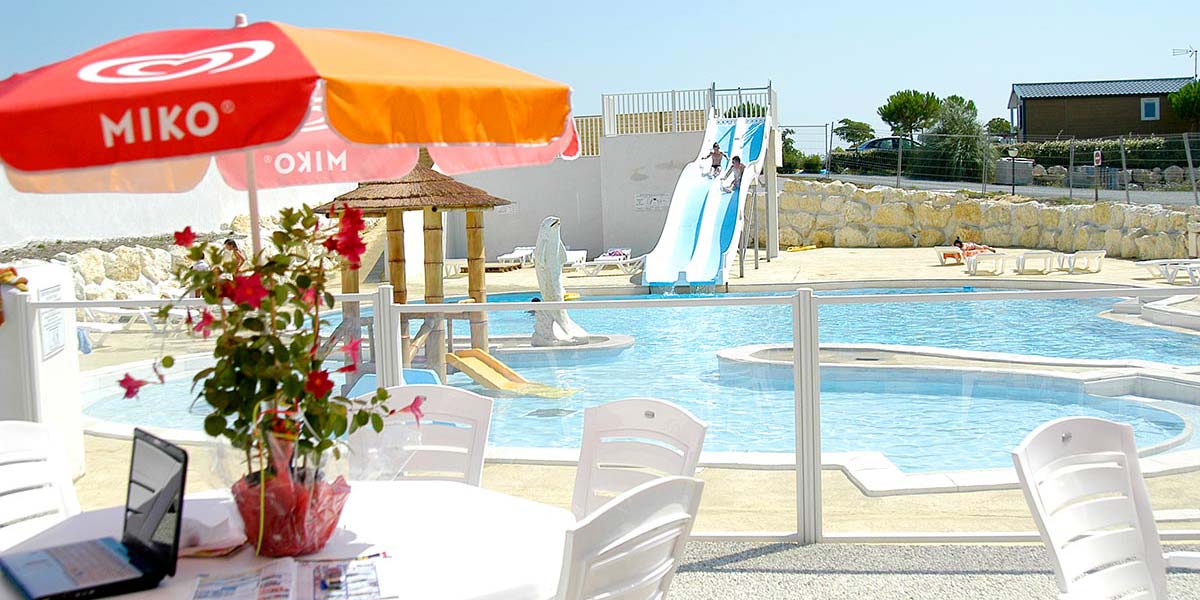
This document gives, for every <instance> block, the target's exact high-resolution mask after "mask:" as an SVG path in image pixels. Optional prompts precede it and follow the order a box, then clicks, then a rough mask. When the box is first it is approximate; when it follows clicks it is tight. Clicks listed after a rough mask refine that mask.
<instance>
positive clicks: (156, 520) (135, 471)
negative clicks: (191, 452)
mask: <svg viewBox="0 0 1200 600" xmlns="http://www.w3.org/2000/svg"><path fill="white" fill-rule="evenodd" d="M186 474H187V454H186V453H185V452H184V451H183V450H182V449H181V448H179V447H178V446H175V445H172V444H170V443H168V442H166V441H163V440H161V439H159V438H156V437H154V436H152V435H150V434H149V433H146V432H145V431H142V430H140V429H136V430H134V435H133V459H132V461H131V464H130V469H129V495H128V496H127V498H126V500H125V531H124V534H123V535H122V537H121V542H122V543H124V544H125V545H126V546H127V547H129V548H130V549H131V550H134V551H136V553H137V554H140V555H142V557H143V558H145V559H146V560H148V561H150V563H151V564H150V565H148V566H152V567H153V568H155V569H158V570H160V572H161V573H164V574H167V575H174V574H175V561H176V558H177V556H178V554H179V529H180V526H181V521H182V514H183V484H184V476H185V475H186Z"/></svg>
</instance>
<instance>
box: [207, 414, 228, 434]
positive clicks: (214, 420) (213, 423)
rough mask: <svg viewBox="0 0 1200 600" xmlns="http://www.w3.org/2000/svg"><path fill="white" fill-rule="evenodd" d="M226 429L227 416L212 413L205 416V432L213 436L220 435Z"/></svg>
mask: <svg viewBox="0 0 1200 600" xmlns="http://www.w3.org/2000/svg"><path fill="white" fill-rule="evenodd" d="M224 431H225V418H224V417H222V416H221V415H218V414H211V415H208V416H207V417H205V418H204V432H205V433H207V434H208V435H211V436H213V437H217V436H220V435H221V433H222V432H224Z"/></svg>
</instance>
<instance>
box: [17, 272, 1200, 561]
mask: <svg viewBox="0 0 1200 600" xmlns="http://www.w3.org/2000/svg"><path fill="white" fill-rule="evenodd" d="M1198 294H1200V287H1182V286H1180V287H1158V288H1132V287H1106V288H1096V289H1074V290H1045V291H979V292H962V293H914V294H878V295H873V294H865V295H864V294H860V295H845V296H840V295H831V296H816V295H814V292H813V291H812V290H811V289H799V290H797V291H796V292H795V293H794V294H790V295H780V296H732V295H727V296H719V297H703V298H696V297H663V298H651V299H643V298H638V299H629V300H581V301H572V302H538V303H535V302H514V303H509V302H505V303H481V304H431V305H422V304H394V303H393V302H392V288H391V286H387V285H383V286H380V287H379V288H378V290H377V291H376V292H374V293H364V294H349V295H339V296H337V297H336V298H337V299H338V300H339V301H341V302H362V303H371V304H373V305H374V307H375V315H374V326H375V340H373V341H374V342H376V343H377V344H378V348H372V349H371V350H372V352H373V353H374V354H375V357H376V361H375V362H376V367H377V369H378V370H377V374H378V379H379V384H380V385H383V386H386V385H393V384H396V383H398V382H399V381H401V378H402V375H401V368H402V357H404V356H405V355H406V352H405V351H406V350H407V348H405V347H404V345H405V343H406V341H405V340H404V339H403V337H402V336H401V323H402V321H404V320H405V318H408V319H412V318H418V319H420V318H430V317H431V316H433V315H445V316H447V317H453V318H462V315H468V314H471V313H479V312H504V311H544V310H570V311H572V312H575V311H589V310H612V309H619V310H633V309H643V310H644V309H658V308H675V307H699V308H703V307H715V306H770V305H777V306H789V307H790V308H791V322H792V332H791V339H792V344H793V348H794V349H795V351H794V352H793V353H792V357H791V360H792V369H793V371H792V373H793V382H794V392H793V394H794V397H793V400H794V411H795V413H794V414H795V422H794V428H795V429H794V432H795V439H796V445H795V450H794V458H793V461H794V462H793V463H792V464H790V465H787V466H788V467H794V470H795V527H794V530H792V531H781V532H749V533H745V532H739V533H732V532H716V533H714V532H708V533H705V534H703V535H704V536H705V537H723V538H727V539H747V538H750V539H779V540H788V541H798V542H801V543H812V542H819V541H823V540H824V541H868V542H869V541H883V542H886V541H906V542H912V541H926V542H938V541H947V540H949V541H997V540H1005V541H1036V540H1037V539H1038V536H1037V534H1036V532H1033V531H1021V532H1011V531H1007V532H986V531H980V532H971V533H967V534H955V533H939V532H931V533H928V534H913V533H904V534H896V533H886V532H870V531H868V532H863V533H856V534H852V535H851V534H825V533H824V531H823V525H822V513H823V505H822V490H821V469H822V453H821V434H822V432H821V397H820V395H821V394H820V377H821V372H820V362H819V354H818V333H819V329H820V327H819V326H820V319H819V316H818V309H819V307H820V306H822V305H846V304H892V303H930V302H954V303H961V302H972V303H976V302H1005V301H1013V300H1073V299H1087V298H1138V299H1144V300H1149V299H1156V298H1164V297H1170V296H1179V295H1198ZM33 297H34V296H33V294H29V293H23V294H16V298H15V299H16V300H17V301H16V302H15V303H13V304H9V305H7V306H6V309H7V316H8V317H9V322H8V323H6V324H5V327H14V328H16V329H17V330H18V331H19V333H21V334H22V335H20V336H19V337H20V338H22V339H24V338H28V339H29V340H31V342H29V343H31V344H33V343H36V342H35V341H33V340H36V339H37V336H38V335H39V333H38V332H39V328H38V325H37V324H38V322H39V312H41V311H55V310H63V309H86V308H98V307H126V308H147V307H154V306H162V305H163V304H167V303H172V304H175V305H183V306H187V305H193V306H194V305H197V304H200V303H202V301H201V300H198V299H186V300H183V301H171V300H161V301H159V300H113V301H36V300H34V299H33ZM71 321H73V319H68V320H67V322H68V323H69V322H71ZM681 326H685V325H681ZM745 341H753V340H745ZM784 343H786V342H784ZM730 344H731V345H737V341H734V340H731V341H730ZM31 348H32V346H31ZM32 352H33V351H32V349H30V351H29V352H28V353H26V354H30V355H32ZM1130 358H1136V357H1130ZM23 364H25V365H26V367H25V368H28V369H30V370H31V371H32V373H31V374H26V376H25V377H24V379H26V380H29V381H37V380H38V378H39V374H38V369H39V366H38V361H37V360H30V361H24V363H23ZM44 375H45V374H42V376H44ZM25 389H26V392H25V393H30V394H35V395H36V394H37V393H38V392H37V387H36V386H32V387H28V388H25ZM718 462H719V461H718ZM704 463H705V459H703V458H702V464H704ZM709 464H713V461H712V460H710V461H709ZM950 516H952V515H950ZM1163 537H1164V538H1165V539H1174V540H1179V539H1197V538H1198V537H1200V531H1196V530H1179V529H1176V530H1166V531H1164V532H1163Z"/></svg>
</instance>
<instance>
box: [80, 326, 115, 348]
mask: <svg viewBox="0 0 1200 600" xmlns="http://www.w3.org/2000/svg"><path fill="white" fill-rule="evenodd" d="M75 327H77V328H79V330H80V331H82V332H83V334H84V335H86V336H87V338H88V341H90V342H91V343H92V346H103V345H104V340H106V339H108V336H109V334H111V333H113V332H116V331H122V330H124V329H125V325H124V324H122V323H98V322H96V321H75ZM93 334H97V335H98V337H96V338H95V339H93V338H92V335H93Z"/></svg>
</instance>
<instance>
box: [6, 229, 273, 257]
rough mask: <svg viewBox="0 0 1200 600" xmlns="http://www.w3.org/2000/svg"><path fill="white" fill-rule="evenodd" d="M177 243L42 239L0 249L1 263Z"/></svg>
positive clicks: (168, 238)
mask: <svg viewBox="0 0 1200 600" xmlns="http://www.w3.org/2000/svg"><path fill="white" fill-rule="evenodd" d="M230 235H231V234H230V233H229V232H225V233H198V234H196V239H197V240H198V241H211V240H216V239H225V238H227V237H229V236H230ZM234 237H235V238H236V239H238V240H241V239H244V238H245V236H242V235H234ZM239 243H241V244H242V245H244V246H249V242H248V241H247V242H239ZM174 244H175V237H174V236H173V235H170V234H168V235H156V236H149V237H128V238H113V239H107V240H42V241H38V242H30V243H28V244H25V245H24V246H17V247H15V248H8V249H6V250H0V263H5V262H14V261H16V260H17V259H21V258H30V259H37V260H50V259H51V258H54V255H56V254H58V253H59V252H66V253H67V254H75V253H76V252H80V251H83V250H87V249H88V248H99V249H101V250H104V251H105V252H111V251H112V249H113V248H116V247H117V246H145V247H147V248H162V249H163V250H170V249H171V246H172V245H174Z"/></svg>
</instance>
